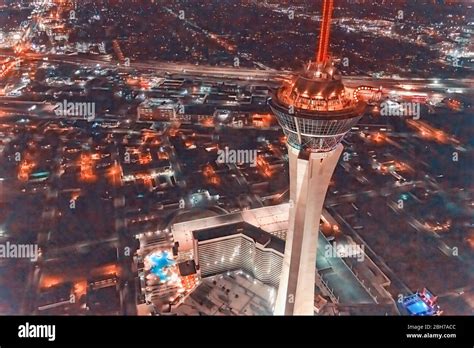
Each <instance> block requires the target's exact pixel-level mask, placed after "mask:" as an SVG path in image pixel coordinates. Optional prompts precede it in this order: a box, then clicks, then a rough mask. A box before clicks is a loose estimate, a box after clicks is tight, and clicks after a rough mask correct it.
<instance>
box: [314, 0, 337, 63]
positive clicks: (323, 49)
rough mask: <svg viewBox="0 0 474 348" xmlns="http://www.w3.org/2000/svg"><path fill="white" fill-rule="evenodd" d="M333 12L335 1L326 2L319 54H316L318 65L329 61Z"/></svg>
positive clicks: (326, 0) (324, 4)
mask: <svg viewBox="0 0 474 348" xmlns="http://www.w3.org/2000/svg"><path fill="white" fill-rule="evenodd" d="M333 10H334V0H324V3H323V16H322V21H321V32H320V34H319V44H318V52H317V54H316V62H318V63H324V62H326V61H327V60H328V59H329V34H330V30H331V19H332V12H333Z"/></svg>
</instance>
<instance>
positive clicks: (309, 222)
mask: <svg viewBox="0 0 474 348" xmlns="http://www.w3.org/2000/svg"><path fill="white" fill-rule="evenodd" d="M342 150H343V146H342V145H341V144H338V145H337V146H336V148H335V149H334V150H332V151H330V152H325V153H306V152H302V151H299V150H296V149H294V148H292V147H291V146H288V156H289V162H290V166H289V167H290V216H289V223H288V233H287V236H286V244H285V256H284V258H283V267H282V276H281V278H280V285H279V288H278V294H277V300H276V304H275V311H274V312H275V315H314V286H315V272H316V251H317V247H318V235H319V224H320V219H321V212H322V208H323V203H324V199H325V197H326V192H327V189H328V186H329V183H330V180H331V177H332V174H333V172H334V169H335V168H336V165H337V162H338V160H339V157H340V156H341V153H342ZM305 154H306V156H309V157H308V158H303V156H304V155H305Z"/></svg>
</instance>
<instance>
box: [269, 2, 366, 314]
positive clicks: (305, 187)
mask: <svg viewBox="0 0 474 348" xmlns="http://www.w3.org/2000/svg"><path fill="white" fill-rule="evenodd" d="M332 10H333V0H325V1H324V6H323V16H322V24H321V34H320V38H319V46H318V53H317V55H316V60H315V61H314V62H311V63H309V64H308V65H307V66H306V67H305V69H304V70H303V71H301V72H299V73H298V74H296V76H294V78H292V79H291V80H289V81H286V82H285V83H284V84H283V85H282V86H281V87H280V88H279V89H278V90H277V92H276V93H275V94H274V95H273V97H272V98H271V99H270V101H269V105H270V107H271V109H272V111H273V112H274V114H275V115H276V117H277V119H278V122H279V123H280V126H281V127H282V129H283V132H284V133H285V135H286V138H287V145H288V158H289V167H290V211H289V220H288V233H287V237H286V243H285V255H284V258H283V266H282V275H281V278H280V283H279V287H278V294H277V299H276V303H275V309H274V313H275V314H277V315H313V314H314V290H315V289H314V287H315V279H316V251H317V245H318V236H319V223H320V219H321V212H322V208H323V203H324V199H325V197H326V191H327V189H328V186H329V182H330V180H331V177H332V174H333V172H334V169H335V167H336V165H337V162H338V160H339V157H340V155H341V153H342V149H343V147H342V145H341V141H342V139H343V137H344V136H345V135H346V134H347V132H349V131H350V129H351V128H352V126H354V125H355V124H356V123H357V122H358V120H359V119H360V118H361V116H362V115H363V113H364V110H365V104H364V103H363V102H361V101H358V100H357V99H355V98H354V97H353V94H352V92H350V91H348V90H346V88H345V87H344V85H343V83H342V80H341V75H340V73H339V72H338V71H337V69H336V68H335V67H334V66H333V65H332V62H331V60H330V59H329V55H328V48H329V32H330V23H331V18H332Z"/></svg>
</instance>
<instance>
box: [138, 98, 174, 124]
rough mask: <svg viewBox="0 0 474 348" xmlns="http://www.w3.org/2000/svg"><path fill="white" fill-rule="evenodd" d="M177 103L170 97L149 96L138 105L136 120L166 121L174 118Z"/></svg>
mask: <svg viewBox="0 0 474 348" xmlns="http://www.w3.org/2000/svg"><path fill="white" fill-rule="evenodd" d="M178 112H179V104H178V103H177V102H175V101H173V100H171V99H161V98H150V99H147V100H145V101H144V102H143V103H141V104H140V105H139V106H138V109H137V114H138V121H156V122H160V121H162V122H166V121H170V120H175V119H176V115H177V114H178Z"/></svg>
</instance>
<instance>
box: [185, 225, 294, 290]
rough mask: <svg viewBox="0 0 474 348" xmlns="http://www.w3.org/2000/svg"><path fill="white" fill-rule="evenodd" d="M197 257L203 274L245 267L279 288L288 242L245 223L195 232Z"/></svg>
mask: <svg viewBox="0 0 474 348" xmlns="http://www.w3.org/2000/svg"><path fill="white" fill-rule="evenodd" d="M193 240H194V257H195V260H196V263H197V267H198V269H199V271H200V273H201V276H202V277H208V276H212V275H215V274H219V273H224V272H228V271H233V270H244V271H245V272H247V273H249V274H251V275H252V276H253V277H254V278H256V279H258V280H260V281H261V282H263V283H265V284H269V285H272V286H274V287H278V284H279V280H280V274H281V269H282V262H283V254H284V250H285V242H284V241H283V240H281V239H279V238H276V237H275V236H273V235H271V234H270V233H267V232H265V231H264V230H262V229H260V228H258V227H255V226H253V225H251V224H248V223H246V222H237V223H233V224H227V225H221V226H217V227H212V228H206V229H202V230H197V231H193Z"/></svg>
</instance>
